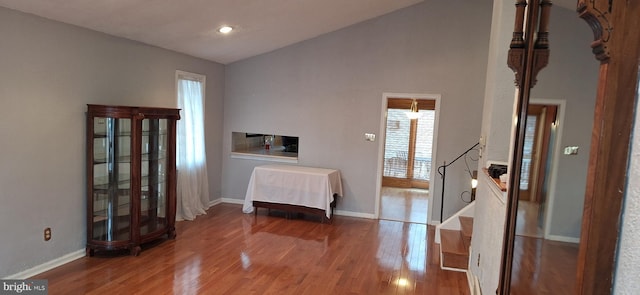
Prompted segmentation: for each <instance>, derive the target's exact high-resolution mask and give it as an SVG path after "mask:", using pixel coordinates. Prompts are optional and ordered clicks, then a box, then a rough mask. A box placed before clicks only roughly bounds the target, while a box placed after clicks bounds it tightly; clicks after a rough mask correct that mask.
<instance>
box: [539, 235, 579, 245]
mask: <svg viewBox="0 0 640 295" xmlns="http://www.w3.org/2000/svg"><path fill="white" fill-rule="evenodd" d="M547 240H551V241H557V242H565V243H574V244H579V243H580V238H574V237H567V236H557V235H548V236H547Z"/></svg>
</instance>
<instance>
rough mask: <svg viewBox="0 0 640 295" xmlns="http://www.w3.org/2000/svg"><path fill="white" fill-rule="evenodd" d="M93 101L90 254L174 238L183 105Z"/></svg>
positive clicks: (136, 251) (134, 251)
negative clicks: (178, 123)
mask: <svg viewBox="0 0 640 295" xmlns="http://www.w3.org/2000/svg"><path fill="white" fill-rule="evenodd" d="M87 106H88V111H87V198H88V200H87V256H93V255H94V253H95V251H103V250H123V249H125V250H129V251H130V253H131V255H134V256H137V255H138V254H139V253H140V251H141V248H140V245H141V244H143V243H146V242H149V241H152V240H156V239H159V238H162V237H163V236H164V235H165V234H166V235H167V238H169V239H174V238H175V236H176V232H175V215H176V121H177V120H179V119H180V110H178V109H168V108H151V107H129V106H105V105H87Z"/></svg>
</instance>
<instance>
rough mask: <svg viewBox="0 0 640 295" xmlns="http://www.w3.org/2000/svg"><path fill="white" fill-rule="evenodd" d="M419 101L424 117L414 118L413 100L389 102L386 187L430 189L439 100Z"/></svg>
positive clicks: (384, 171) (385, 168)
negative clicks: (436, 111) (411, 111)
mask: <svg viewBox="0 0 640 295" xmlns="http://www.w3.org/2000/svg"><path fill="white" fill-rule="evenodd" d="M418 101H419V103H418V113H419V114H420V116H419V117H418V118H416V119H410V118H409V117H408V116H407V112H408V111H409V109H410V107H411V102H412V99H401V98H389V100H388V104H387V105H388V106H387V126H386V132H385V152H384V162H383V163H384V164H383V165H384V170H383V180H382V185H383V186H392V187H405V188H409V187H416V188H429V178H430V175H431V153H432V147H433V132H434V128H435V126H434V125H435V101H434V100H428V99H423V100H418Z"/></svg>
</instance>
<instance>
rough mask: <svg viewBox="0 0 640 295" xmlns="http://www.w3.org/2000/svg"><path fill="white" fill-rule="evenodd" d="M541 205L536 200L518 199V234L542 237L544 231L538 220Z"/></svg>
mask: <svg viewBox="0 0 640 295" xmlns="http://www.w3.org/2000/svg"><path fill="white" fill-rule="evenodd" d="M539 211H540V205H539V204H537V203H534V202H528V201H518V215H517V216H518V218H517V221H516V235H521V236H527V237H533V238H541V237H543V236H544V231H543V230H542V227H540V223H539V222H538V213H539Z"/></svg>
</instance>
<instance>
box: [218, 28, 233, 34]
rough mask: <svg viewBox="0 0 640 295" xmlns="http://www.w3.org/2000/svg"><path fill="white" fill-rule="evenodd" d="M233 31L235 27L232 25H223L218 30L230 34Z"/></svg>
mask: <svg viewBox="0 0 640 295" xmlns="http://www.w3.org/2000/svg"><path fill="white" fill-rule="evenodd" d="M231 31H233V28H232V27H230V26H222V27H220V28H219V29H218V32H220V33H223V34H229V33H231Z"/></svg>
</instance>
